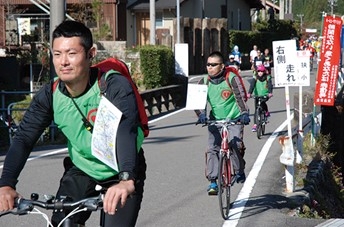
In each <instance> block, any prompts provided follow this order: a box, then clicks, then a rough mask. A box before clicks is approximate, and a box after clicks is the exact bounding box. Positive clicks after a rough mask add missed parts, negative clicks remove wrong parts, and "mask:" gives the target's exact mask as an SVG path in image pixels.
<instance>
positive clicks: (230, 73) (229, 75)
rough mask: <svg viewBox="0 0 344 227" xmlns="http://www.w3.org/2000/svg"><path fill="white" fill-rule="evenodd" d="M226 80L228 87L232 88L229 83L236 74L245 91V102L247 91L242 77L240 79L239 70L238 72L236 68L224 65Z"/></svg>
mask: <svg viewBox="0 0 344 227" xmlns="http://www.w3.org/2000/svg"><path fill="white" fill-rule="evenodd" d="M225 73H226V82H227V84H228V86H229V87H230V88H232V85H231V82H230V81H231V80H232V79H233V77H235V76H237V77H238V78H239V80H240V82H241V84H242V87H243V89H244V93H245V98H244V100H245V102H246V101H247V99H248V98H247V91H246V87H245V84H244V81H243V79H242V77H241V76H240V75H239V72H238V70H236V69H235V68H233V67H226V72H225Z"/></svg>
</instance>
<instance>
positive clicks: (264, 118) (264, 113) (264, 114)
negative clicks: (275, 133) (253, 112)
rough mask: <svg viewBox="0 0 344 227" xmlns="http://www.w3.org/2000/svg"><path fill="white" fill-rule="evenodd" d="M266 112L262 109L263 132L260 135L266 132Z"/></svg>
mask: <svg viewBox="0 0 344 227" xmlns="http://www.w3.org/2000/svg"><path fill="white" fill-rule="evenodd" d="M266 121H267V120H266V112H265V110H262V111H261V112H260V125H261V132H260V135H261V136H263V135H264V134H265V124H266Z"/></svg>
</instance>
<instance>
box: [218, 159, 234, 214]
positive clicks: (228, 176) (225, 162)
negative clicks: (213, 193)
mask: <svg viewBox="0 0 344 227" xmlns="http://www.w3.org/2000/svg"><path fill="white" fill-rule="evenodd" d="M219 164H220V165H219V179H218V181H219V185H218V187H219V192H218V197H219V205H220V211H221V215H222V217H223V219H225V220H227V219H228V215H229V210H230V206H231V204H230V203H231V201H230V194H231V180H232V173H231V166H230V160H229V159H228V157H227V155H221V158H220V163H219Z"/></svg>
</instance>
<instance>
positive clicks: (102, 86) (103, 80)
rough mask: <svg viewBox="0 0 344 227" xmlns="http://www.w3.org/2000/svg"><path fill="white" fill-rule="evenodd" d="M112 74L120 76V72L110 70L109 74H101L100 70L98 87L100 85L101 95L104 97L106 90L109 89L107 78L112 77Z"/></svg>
mask: <svg viewBox="0 0 344 227" xmlns="http://www.w3.org/2000/svg"><path fill="white" fill-rule="evenodd" d="M112 74H120V73H119V72H118V71H116V70H113V69H110V70H108V71H107V72H105V73H104V72H101V71H100V70H99V74H98V85H99V89H100V93H101V94H102V95H105V94H106V89H107V83H106V80H107V78H108V77H109V76H110V75H112Z"/></svg>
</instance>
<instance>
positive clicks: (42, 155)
mask: <svg viewBox="0 0 344 227" xmlns="http://www.w3.org/2000/svg"><path fill="white" fill-rule="evenodd" d="M62 152H67V148H62V149H59V150H56V151H52V152H49V153H45V154H41V155H38V156H31V157H30V158H28V159H27V161H28V162H29V161H32V160H35V159H40V158H44V157H46V156H49V155H54V154H58V153H62ZM2 168H4V165H1V166H0V169H2Z"/></svg>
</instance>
